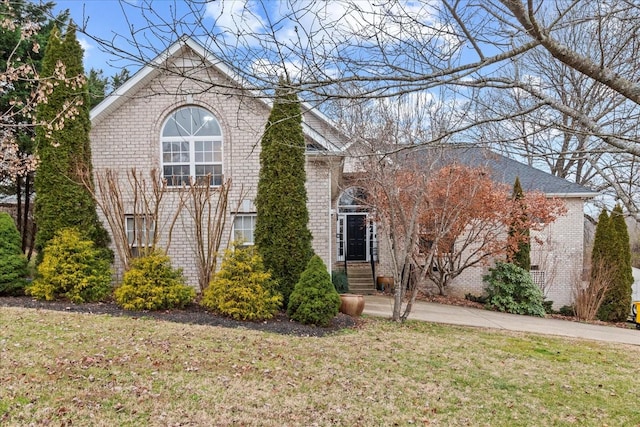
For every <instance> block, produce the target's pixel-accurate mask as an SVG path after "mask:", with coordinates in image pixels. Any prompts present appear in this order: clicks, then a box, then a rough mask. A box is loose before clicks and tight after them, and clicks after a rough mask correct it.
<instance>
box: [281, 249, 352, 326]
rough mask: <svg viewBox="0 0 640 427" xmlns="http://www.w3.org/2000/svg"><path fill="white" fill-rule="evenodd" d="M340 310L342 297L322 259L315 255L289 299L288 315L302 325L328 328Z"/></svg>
mask: <svg viewBox="0 0 640 427" xmlns="http://www.w3.org/2000/svg"><path fill="white" fill-rule="evenodd" d="M339 309H340V295H339V294H338V292H337V291H336V289H335V287H334V286H333V283H332V282H331V276H329V273H328V272H327V268H326V267H325V265H324V263H323V262H322V259H321V258H320V257H319V256H318V255H314V256H313V257H312V258H311V259H310V260H309V262H308V263H307V268H306V269H305V270H304V271H303V272H302V274H301V275H300V280H299V281H298V283H296V286H295V288H294V289H293V292H292V293H291V296H290V297H289V305H288V307H287V314H288V315H289V317H291V318H292V319H293V320H296V321H298V322H301V323H305V324H312V325H318V326H327V325H328V324H329V322H331V319H333V318H334V317H335V316H336V315H337V314H338V310H339Z"/></svg>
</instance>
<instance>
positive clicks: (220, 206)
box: [179, 179, 244, 292]
mask: <svg viewBox="0 0 640 427" xmlns="http://www.w3.org/2000/svg"><path fill="white" fill-rule="evenodd" d="M205 181H206V182H208V181H209V179H205ZM230 190H231V179H227V180H226V181H224V182H222V184H221V185H220V186H219V187H216V188H212V187H211V186H209V185H199V184H198V183H197V182H196V181H194V180H192V181H191V182H190V184H189V186H188V187H186V188H183V189H182V191H180V195H179V196H180V204H181V206H182V209H183V210H185V211H186V212H187V213H188V215H189V224H183V225H184V228H185V230H187V232H188V233H189V234H190V236H189V237H190V238H189V241H191V242H192V248H193V250H194V252H195V256H196V264H197V268H198V285H199V286H200V292H203V291H204V290H205V289H206V288H207V287H208V286H209V283H210V282H211V278H212V277H213V274H214V273H215V272H216V268H217V265H218V256H219V252H220V246H221V245H222V243H223V239H224V230H225V227H226V223H227V218H228V217H229V215H228V213H229V210H228V205H229V191H230ZM243 199H244V191H243V190H242V189H240V196H239V199H238V204H240V203H242V200H243ZM238 208H239V206H235V209H234V212H237V211H238ZM229 240H230V239H229V236H227V239H226V243H227V244H228V243H229ZM226 246H228V245H225V247H226Z"/></svg>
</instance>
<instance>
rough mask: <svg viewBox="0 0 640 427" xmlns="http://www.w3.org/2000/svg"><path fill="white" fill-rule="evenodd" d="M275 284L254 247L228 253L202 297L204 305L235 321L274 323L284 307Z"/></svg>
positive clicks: (234, 248) (227, 251) (239, 248)
mask: <svg viewBox="0 0 640 427" xmlns="http://www.w3.org/2000/svg"><path fill="white" fill-rule="evenodd" d="M276 285H277V284H276V281H275V280H273V279H272V278H271V273H269V272H266V271H265V270H264V264H263V262H262V257H261V256H260V254H258V252H257V250H256V249H255V248H254V247H253V246H250V247H246V248H243V247H241V246H238V245H234V247H233V249H227V250H226V251H225V253H224V260H223V261H222V266H221V267H220V271H218V273H216V275H215V276H214V278H213V280H212V281H211V284H210V285H209V286H208V287H207V289H205V291H204V292H203V294H202V301H201V304H202V305H203V306H204V307H206V308H208V309H211V310H214V311H216V312H218V313H220V314H223V315H225V316H229V317H232V318H234V319H236V320H264V319H271V318H272V317H273V316H274V315H275V314H276V313H277V312H278V309H279V308H280V306H281V305H282V295H280V293H278V291H277V290H276V288H277V286H276Z"/></svg>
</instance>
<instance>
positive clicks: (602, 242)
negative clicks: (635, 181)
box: [591, 209, 618, 320]
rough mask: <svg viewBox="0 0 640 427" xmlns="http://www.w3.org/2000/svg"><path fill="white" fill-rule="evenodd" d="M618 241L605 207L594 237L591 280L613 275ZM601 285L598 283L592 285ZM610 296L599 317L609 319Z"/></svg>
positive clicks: (601, 308) (606, 278) (605, 278)
mask: <svg viewBox="0 0 640 427" xmlns="http://www.w3.org/2000/svg"><path fill="white" fill-rule="evenodd" d="M617 246H618V244H617V242H616V241H615V238H614V234H613V225H612V224H611V219H610V218H609V214H607V211H606V210H605V209H603V210H602V212H600V216H599V217H598V224H597V225H596V233H595V237H594V239H593V249H592V252H591V281H592V282H593V281H596V280H608V279H609V278H610V277H611V276H612V275H613V266H614V264H615V261H614V252H615V251H617ZM592 286H593V287H594V288H596V287H599V286H598V285H597V284H593V285H592ZM609 292H610V290H609ZM609 303H610V301H608V298H606V300H605V301H604V302H603V304H602V305H601V306H600V309H599V310H598V318H600V319H602V320H608V318H609V312H610V311H611V307H610V304H609Z"/></svg>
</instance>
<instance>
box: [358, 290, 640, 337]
mask: <svg viewBox="0 0 640 427" xmlns="http://www.w3.org/2000/svg"><path fill="white" fill-rule="evenodd" d="M392 313H393V298H392V297H389V296H381V295H367V296H365V306H364V314H368V315H370V316H378V317H391V314H392ZM409 319H410V320H411V319H412V320H423V321H426V322H435V323H446V324H449V325H463V326H474V327H479V328H491V329H504V330H508V331H519V332H532V333H536V334H545V335H558V336H564V337H571V338H582V339H588V340H596V341H606V342H612V343H622V344H633V345H640V330H636V329H623V328H616V327H614V326H601V325H592V324H589V323H579V322H570V321H566V320H559V319H545V318H541V317H533V316H520V315H517V314H507V313H499V312H496V311H488V310H482V309H477V308H469V307H459V306H454V305H446V304H436V303H430V302H422V301H417V302H416V303H415V305H414V306H413V309H412V310H411V314H410V315H409Z"/></svg>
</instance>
